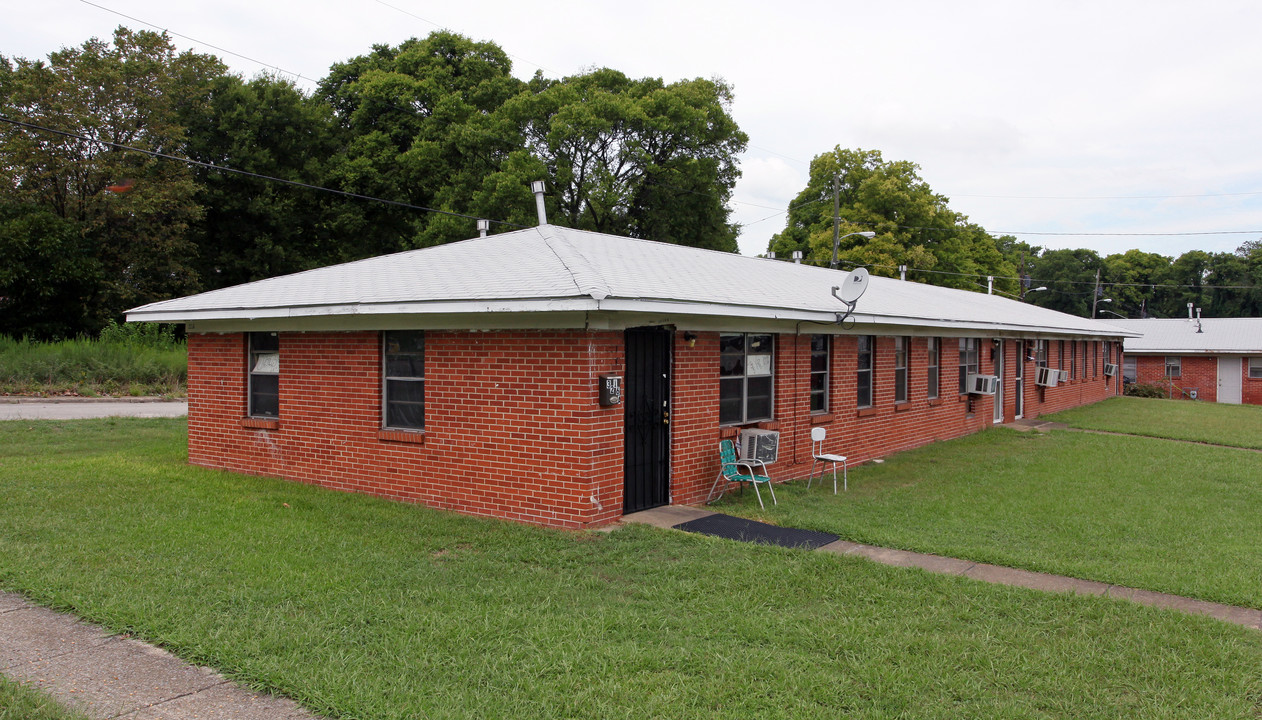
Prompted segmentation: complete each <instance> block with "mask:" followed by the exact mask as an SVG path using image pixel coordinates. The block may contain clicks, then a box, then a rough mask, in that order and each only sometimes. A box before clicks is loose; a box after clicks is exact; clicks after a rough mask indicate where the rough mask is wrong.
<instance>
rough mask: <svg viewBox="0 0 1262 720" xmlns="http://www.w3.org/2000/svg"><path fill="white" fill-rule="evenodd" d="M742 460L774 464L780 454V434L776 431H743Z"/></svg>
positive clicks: (741, 439) (741, 438)
mask: <svg viewBox="0 0 1262 720" xmlns="http://www.w3.org/2000/svg"><path fill="white" fill-rule="evenodd" d="M740 441H741V458H743V459H746V460H761V461H763V462H765V463H773V462H775V461H776V458H777V457H778V456H779V454H780V433H779V432H777V431H775V430H741V437H740Z"/></svg>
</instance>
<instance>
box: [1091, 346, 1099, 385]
mask: <svg viewBox="0 0 1262 720" xmlns="http://www.w3.org/2000/svg"><path fill="white" fill-rule="evenodd" d="M1091 377H1093V378H1098V377H1100V343H1098V342H1092V343H1091Z"/></svg>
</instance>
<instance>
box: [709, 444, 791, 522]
mask: <svg viewBox="0 0 1262 720" xmlns="http://www.w3.org/2000/svg"><path fill="white" fill-rule="evenodd" d="M719 461H720V462H721V463H722V466H721V467H720V469H719V476H718V477H717V478H715V479H714V484H713V485H711V486H710V494H709V495H708V496H706V502H711V499H710V498H712V497H714V490H715V488H717V487H718V486H719V483H720V482H724V481H727V483H741V489H742V490H744V489H745V485H744V483H752V484H753V486H754V494H756V495H757V496H758V507H760V508H762V509H764V510H766V509H767V506H766V505H763V504H762V493H760V492H758V485H759V484H765V485H766V486H767V489H768V490H770V491H771V502H772V503H773V504H775V505H779V504H780V503H779V502H777V501H776V490H775V488H773V487H771V476H770V475H768V474H767V464H766V463H764V462H763V461H761V460H753V459H749V458H738V457H736V447H735V446H734V445H733V444H732V441H731V440H722V441H720V442H719ZM742 470H744V472H742ZM723 492H727V484H726V483H725V484H724V485H723ZM719 497H723V493H719Z"/></svg>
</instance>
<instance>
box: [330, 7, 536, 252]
mask: <svg viewBox="0 0 1262 720" xmlns="http://www.w3.org/2000/svg"><path fill="white" fill-rule="evenodd" d="M511 70H512V63H511V62H510V60H509V58H508V55H507V54H505V53H504V51H503V50H502V49H500V48H499V47H498V46H497V45H495V44H494V43H478V42H474V41H472V40H469V39H468V38H465V37H462V36H460V35H457V34H455V33H450V32H436V33H433V34H431V35H430V36H429V37H427V38H425V39H424V40H418V39H416V38H412V39H410V40H407V41H406V42H404V43H402V44H400V45H399V46H398V47H390V46H387V45H376V46H374V47H373V52H372V53H370V54H368V55H364V56H360V57H356V58H354V59H352V60H349V61H347V62H344V63H338V64H336V65H334V66H333V68H332V70H331V71H330V73H329V76H328V77H326V78H325V79H324V80H322V81H321V83H320V89H319V93H318V95H319V97H320V98H322V99H323V100H324V101H326V102H328V103H329V104H330V105H331V106H332V108H333V112H334V113H335V116H336V118H337V121H338V123H339V124H340V125H341V127H342V128H343V129H344V130H345V132H346V140H345V146H344V149H342V150H341V152H340V153H339V154H338V156H337V157H336V158H334V159H333V161H332V162H331V163H330V174H329V177H330V181H331V182H333V183H334V184H335V186H337V187H339V188H340V189H343V190H347V191H350V192H355V193H359V194H363V195H369V196H373V197H379V198H384V199H387V200H394V201H398V202H402V203H408V204H412V205H420V206H423V207H429V208H435V209H439V210H444V211H448V212H457V213H462V214H469V215H475V213H474V212H471V211H470V208H471V205H472V203H473V202H474V195H475V194H476V193H478V192H479V191H483V190H484V189H485V185H486V182H487V178H488V176H490V175H491V174H492V173H494V172H496V171H497V170H499V169H500V167H501V164H502V163H503V162H504V161H505V159H506V158H507V157H508V156H509V154H510V153H512V152H513V151H514V150H516V149H518V148H520V147H521V141H520V137H519V135H518V134H517V133H516V131H515V128H513V127H512V125H511V124H510V123H506V122H505V121H503V120H502V119H492V118H491V117H490V116H491V115H492V113H494V112H495V111H496V110H498V109H499V108H500V107H501V106H502V105H503V104H504V102H505V101H506V100H508V99H509V98H511V97H513V96H514V95H516V94H518V93H519V92H521V91H522V90H523V88H524V87H525V85H524V83H522V82H521V81H520V80H517V79H516V78H514V77H512V75H511ZM525 193H526V200H527V201H529V186H527V187H526V188H525ZM498 216H499V213H495V214H493V215H488V217H495V218H497V219H498ZM336 227H337V230H338V232H339V233H340V234H341V235H342V237H343V238H344V239H345V241H346V243H345V245H344V246H343V251H344V254H345V256H346V257H347V258H352V257H365V256H369V255H377V254H381V253H384V252H393V251H397V250H404V249H409V248H413V247H423V246H427V245H433V244H438V243H442V242H448V241H451V240H457V239H464V238H468V237H471V236H472V235H473V234H474V230H475V228H474V224H473V222H472V221H471V220H464V219H462V220H461V221H460V222H459V223H452V222H450V221H449V220H448V219H446V218H444V216H442V215H441V214H437V213H427V212H423V211H418V210H414V209H409V208H400V207H392V206H389V205H381V204H375V203H364V204H361V205H358V206H350V205H347V204H345V203H344V204H343V208H342V213H341V215H340V217H338V218H337V219H336Z"/></svg>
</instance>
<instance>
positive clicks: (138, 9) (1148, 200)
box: [0, 0, 1262, 255]
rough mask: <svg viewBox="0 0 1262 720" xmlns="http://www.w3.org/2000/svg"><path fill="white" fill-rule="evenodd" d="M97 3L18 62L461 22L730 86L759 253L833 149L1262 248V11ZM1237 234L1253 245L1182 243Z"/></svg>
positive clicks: (21, 49) (1035, 206)
mask: <svg viewBox="0 0 1262 720" xmlns="http://www.w3.org/2000/svg"><path fill="white" fill-rule="evenodd" d="M93 2H94V3H96V5H99V6H100V7H96V6H93V5H90V4H87V3H86V2H84V0H40V2H27V3H20V4H19V3H10V4H9V5H10V6H9V7H8V8H7V9H6V12H5V20H4V26H3V28H0V54H3V55H6V56H10V57H13V56H20V57H27V58H42V57H45V56H46V55H47V54H48V53H49V52H51V51H54V50H57V49H59V48H61V47H65V46H74V45H79V44H81V43H82V42H83V41H84V40H86V39H88V38H89V37H92V36H94V35H95V36H99V37H102V38H108V37H109V35H110V33H111V32H112V31H113V29H114V28H115V27H116V26H117V25H119V24H126V25H128V26H130V27H133V28H137V29H139V28H145V27H147V26H146V25H144V23H151V24H152V25H156V26H158V27H159V28H163V29H166V30H168V31H169V32H170V33H172V35H173V37H172V39H173V41H174V42H175V44H176V45H177V46H178V47H180V48H181V49H186V48H190V47H195V48H197V49H198V50H199V51H202V52H210V53H215V54H217V55H219V56H220V57H221V58H222V59H223V60H224V61H225V62H227V64H228V65H229V66H230V67H232V69H233V70H235V71H237V72H240V73H241V74H243V75H246V76H247V77H248V76H252V75H254V74H256V73H257V72H259V71H260V70H262V69H264V68H263V66H262V65H260V64H258V63H255V62H250V61H247V60H244V59H242V58H239V57H235V56H233V55H229V54H226V53H224V52H221V51H219V50H216V49H214V48H212V47H210V46H211V45H213V46H218V48H222V49H223V50H226V51H230V52H233V53H238V54H240V55H244V56H248V57H250V58H253V59H255V60H260V61H263V62H265V63H267V64H268V65H271V66H274V67H276V68H279V69H282V70H285V71H288V72H291V73H299V74H301V75H303V76H305V77H306V78H311V79H318V78H320V77H323V76H324V74H325V73H326V72H327V70H328V68H329V66H330V65H331V64H332V63H334V62H337V61H340V60H345V59H348V58H351V57H354V56H356V55H360V54H364V53H366V52H368V51H369V50H370V49H371V46H372V44H374V43H389V44H398V43H399V42H401V41H403V40H405V39H407V38H408V37H413V36H416V37H423V36H425V35H427V34H428V33H429V32H431V31H432V30H435V29H438V28H446V29H450V30H453V31H456V32H459V33H461V34H463V35H466V36H468V37H471V38H473V39H475V40H490V41H494V42H495V43H497V44H498V45H500V47H502V48H504V50H505V51H506V52H508V53H509V55H510V56H512V58H513V67H514V74H515V75H516V76H518V77H521V78H523V79H524V78H528V77H529V76H531V75H532V74H533V73H534V72H535V71H536V70H538V69H542V70H543V72H544V74H545V75H547V76H549V77H563V76H566V75H572V74H575V73H578V72H581V71H582V70H584V69H586V68H591V67H600V66H605V67H611V68H615V69H617V70H620V71H622V72H624V73H626V74H627V75H629V76H632V77H644V76H654V77H661V78H663V79H664V80H666V81H667V82H671V81H674V80H679V79H685V78H694V77H720V78H723V79H725V80H726V81H728V82H729V83H731V84H732V85H733V86H734V87H735V94H736V99H735V103H734V105H733V107H732V113H733V115H734V116H735V118H736V120H737V122H738V123H739V124H740V126H741V128H742V129H743V130H744V131H745V132H746V133H748V135H749V150H748V152H746V153H745V155H744V156H742V158H741V169H742V170H743V173H744V174H743V177H742V179H741V181H740V182H739V183H738V184H737V186H736V193H735V197H734V199H733V204H732V208H733V210H734V215H733V217H734V219H735V220H736V221H737V222H739V223H742V224H743V225H745V228H744V231H743V233H742V236H741V241H740V243H741V251H742V252H743V253H745V254H747V255H748V254H757V253H760V252H763V251H765V250H766V247H767V241H768V239H769V238H770V237H771V235H772V234H773V233H775V232H777V231H778V230H780V229H781V228H783V226H784V214H783V211H784V210H785V208H786V206H787V205H788V203H789V202H790V200H791V199H792V198H793V197H794V196H795V195H796V194H797V193H798V192H800V191H801V190H802V188H803V187H804V186H805V184H806V179H807V168H808V163H809V161H810V159H811V158H812V157H814V156H815V155H818V154H820V153H823V152H826V151H828V150H830V149H832V148H833V147H835V146H838V145H840V146H842V147H847V148H863V149H868V150H879V151H881V153H882V154H883V155H884V157H885V158H886V159H887V160H909V161H912V162H914V163H917V164H918V165H919V166H920V168H921V177H922V178H924V179H925V180H926V181H927V182H928V183H929V185H930V186H931V187H932V188H933V189H934V190H935V191H936V192H938V193H940V194H943V195H946V196H947V197H949V198H950V200H951V207H952V208H953V209H955V210H957V211H960V212H963V213H965V214H967V215H968V216H969V218H970V219H971V220H972V221H973V222H976V223H978V224H980V225H981V226H982V227H985V228H986V229H987V230H989V231H991V232H992V233H1011V234H1016V235H1018V236H1019V237H1020V238H1021V239H1023V240H1026V241H1028V242H1031V243H1033V244H1036V245H1043V246H1045V247H1050V248H1063V247H1088V248H1093V249H1095V250H1096V251H1098V252H1100V253H1101V254H1102V255H1103V254H1109V253H1113V252H1122V251H1125V250H1127V249H1130V248H1134V247H1137V248H1140V249H1143V250H1146V251H1150V252H1160V253H1163V254H1166V255H1178V254H1180V253H1182V252H1184V251H1186V250H1191V249H1202V250H1210V251H1231V250H1234V249H1235V248H1236V247H1237V246H1239V245H1240V244H1241V243H1242V242H1244V241H1245V240H1257V239H1262V43H1259V28H1262V3H1259V2H1257V1H1256V0H1251V1H1247V2H1225V1H1223V2H1219V1H1215V0H1201V1H1199V2H1196V3H1193V2H1191V1H1190V0H1189V1H1188V2H1179V3H1175V2H1161V1H1159V0H1142V1H1138V2H1131V1H1126V2H1122V1H1116V2H1114V1H1110V0H1088V1H1086V2H1075V1H1066V0H1056V1H1055V2H1039V3H1022V2H1014V1H1013V0H1005V1H1002V2H998V1H997V2H973V1H971V0H956V2H941V1H940V0H938V1H932V2H862V3H860V2H822V1H817V2H795V1H793V0H789V1H781V2H766V1H765V0H761V1H759V2H744V1H742V0H725V1H724V2H688V1H687V0H671V1H660V0H639V1H637V2H618V3H600V2H577V1H568V2H567V1H565V0H535V2H522V1H521V0H516V1H514V2H505V1H503V0H460V1H459V2H432V1H428V2H427V1H423V0H355V1H353V2H331V1H330V0H304V1H303V2H297V1H294V0H264V1H259V0H253V1H250V2H246V1H245V0H218V1H217V2H214V3H211V2H202V1H201V0H181V1H180V2H172V1H171V0H165V1H161V2H160V1H158V0H93ZM101 8H108V9H109V10H112V11H115V12H116V13H123V14H126V15H130V16H132V17H134V18H136V19H137V20H140V21H143V23H142V22H136V21H133V20H128V19H125V18H123V17H120V16H119V15H117V14H114V13H112V12H109V11H107V10H104V9H101ZM180 35H183V36H189V37H192V38H196V39H197V40H198V41H200V42H199V43H196V42H193V41H191V40H189V39H186V38H184V37H180ZM300 85H301V86H302V87H305V88H308V89H310V88H311V87H312V86H313V84H312V83H310V82H306V81H300ZM1222 231H1249V234H1204V235H1177V234H1176V233H1210V232H1214V233H1221V232H1222ZM1033 233H1082V234H1079V235H1037V234H1033ZM1105 233H1114V235H1107V234H1105ZM1121 233H1140V234H1142V235H1117V234H1121ZM472 234H473V232H472V231H471V232H470V235H472Z"/></svg>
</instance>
